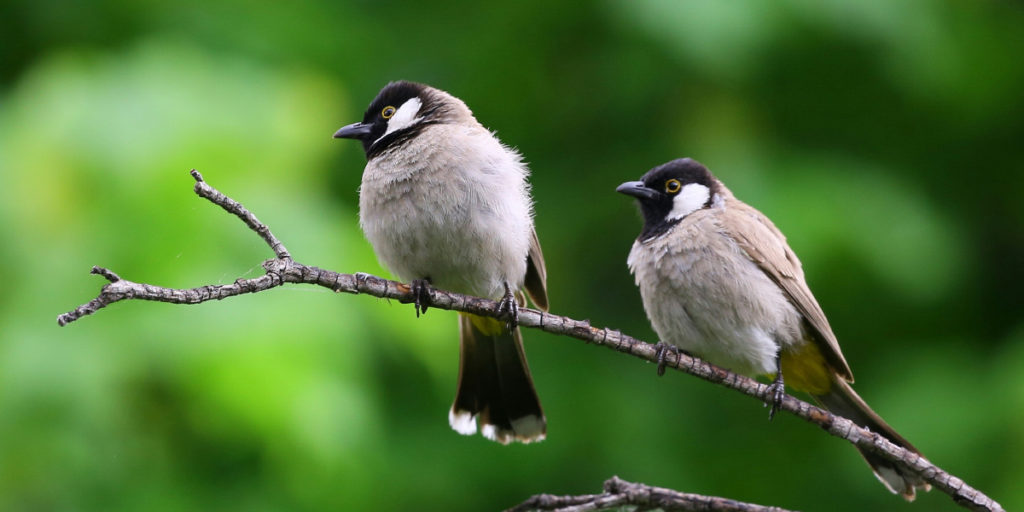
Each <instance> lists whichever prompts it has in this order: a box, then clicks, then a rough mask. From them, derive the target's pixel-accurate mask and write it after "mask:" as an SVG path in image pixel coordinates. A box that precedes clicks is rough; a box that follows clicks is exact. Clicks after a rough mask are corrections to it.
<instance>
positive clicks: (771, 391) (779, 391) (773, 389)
mask: <svg viewBox="0 0 1024 512" xmlns="http://www.w3.org/2000/svg"><path fill="white" fill-rule="evenodd" d="M785 397H786V385H785V384H783V381H782V372H781V371H780V372H779V373H777V374H775V379H774V380H772V383H771V384H769V385H768V401H766V402H765V403H764V406H765V407H768V406H771V409H770V410H769V411H768V421H772V420H773V419H775V413H776V412H777V411H778V410H779V407H780V406H782V400H783V399H784V398H785Z"/></svg>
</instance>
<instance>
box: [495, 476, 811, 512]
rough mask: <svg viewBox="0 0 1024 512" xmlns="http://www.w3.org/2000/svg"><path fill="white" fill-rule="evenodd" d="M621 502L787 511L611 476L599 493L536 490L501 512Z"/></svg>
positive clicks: (702, 511) (579, 511)
mask: <svg viewBox="0 0 1024 512" xmlns="http://www.w3.org/2000/svg"><path fill="white" fill-rule="evenodd" d="M625 506H636V507H638V508H639V509H640V510H650V509H659V510H665V511H667V512H674V511H699V512H791V511H790V510H788V509H784V508H779V507H766V506H764V505H757V504H754V503H744V502H742V501H736V500H730V499H728V498H719V497H717V496H702V495H700V494H689V493H683V492H679V491H673V490H672V489H665V488H663V487H652V486H649V485H644V484H636V483H633V482H627V481H625V480H622V479H621V478H619V477H617V476H613V477H611V478H609V479H608V480H606V481H605V482H604V492H603V493H602V494H584V495H582V496H555V495H552V494H538V495H536V496H532V497H530V499H528V500H526V501H524V502H522V503H520V504H519V505H516V506H515V507H512V508H510V509H508V510H506V511H505V512H527V511H531V510H550V511H554V512H585V511H586V512H589V511H596V510H618V509H620V508H622V507H625Z"/></svg>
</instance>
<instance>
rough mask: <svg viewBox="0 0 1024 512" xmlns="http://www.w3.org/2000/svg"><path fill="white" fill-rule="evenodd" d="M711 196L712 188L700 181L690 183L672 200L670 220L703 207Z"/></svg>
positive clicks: (668, 217) (669, 213)
mask: <svg viewBox="0 0 1024 512" xmlns="http://www.w3.org/2000/svg"><path fill="white" fill-rule="evenodd" d="M710 197H711V190H710V189H708V187H705V186H704V185H701V184H700V183H690V184H689V185H687V186H685V187H683V189H682V190H680V191H679V194H676V197H675V199H673V200H672V211H670V212H668V215H667V216H666V218H667V219H668V220H676V219H681V218H683V217H686V216H687V215H689V214H691V213H693V212H695V211H697V210H699V209H701V208H703V207H704V204H705V203H707V202H708V198H710Z"/></svg>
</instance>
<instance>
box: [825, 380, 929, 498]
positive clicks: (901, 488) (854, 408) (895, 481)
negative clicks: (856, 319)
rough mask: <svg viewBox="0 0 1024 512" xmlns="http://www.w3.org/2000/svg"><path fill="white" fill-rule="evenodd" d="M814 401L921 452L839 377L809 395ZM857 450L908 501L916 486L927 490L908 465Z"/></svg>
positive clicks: (889, 438) (927, 486)
mask: <svg viewBox="0 0 1024 512" xmlns="http://www.w3.org/2000/svg"><path fill="white" fill-rule="evenodd" d="M812 396H814V399H815V401H816V402H818V403H819V404H820V405H821V406H822V407H824V408H826V409H828V410H829V411H832V412H833V413H835V414H838V415H840V416H843V417H845V418H848V419H850V420H851V421H853V422H854V423H856V424H857V425H859V426H861V427H864V428H866V429H868V430H870V431H872V432H875V433H878V434H881V435H882V436H884V437H885V438H886V439H888V440H889V441H892V442H893V443H894V444H896V445H899V446H902V447H903V448H906V449H907V450H910V451H912V452H914V453H916V454H918V455H920V454H921V452H919V451H917V448H914V445H912V444H910V442H908V441H907V440H906V439H903V437H902V436H900V435H899V434H897V433H896V431H895V430H894V429H893V428H892V427H890V426H889V424H888V423H886V422H885V420H883V419H882V418H881V417H880V416H879V415H878V414H876V413H875V411H872V410H871V408H870V407H868V404H867V403H865V402H864V400H863V399H862V398H861V397H860V396H859V395H857V393H856V392H854V390H853V388H851V387H850V384H849V383H847V382H846V381H845V380H843V379H842V378H841V377H838V376H833V378H832V386H831V387H830V388H829V391H828V392H826V393H825V394H823V395H812ZM858 450H859V451H860V454H861V455H862V456H863V457H864V460H866V461H867V463H868V465H870V466H871V469H872V470H873V471H874V472H875V476H876V477H878V480H879V481H881V482H882V484H883V485H885V486H886V487H888V488H889V490H890V491H892V492H893V493H897V494H900V495H901V496H903V498H905V499H906V500H907V501H913V499H914V495H915V492H916V490H917V489H920V490H922V491H928V490H930V489H931V486H930V485H928V483H927V482H925V481H924V480H923V479H922V478H921V477H920V476H919V475H915V474H914V473H911V472H910V471H908V470H907V469H905V468H903V467H900V466H897V465H895V464H893V463H892V462H890V461H887V460H885V459H884V458H882V457H880V456H878V455H875V454H873V453H870V452H867V451H864V450H861V449H860V448H858Z"/></svg>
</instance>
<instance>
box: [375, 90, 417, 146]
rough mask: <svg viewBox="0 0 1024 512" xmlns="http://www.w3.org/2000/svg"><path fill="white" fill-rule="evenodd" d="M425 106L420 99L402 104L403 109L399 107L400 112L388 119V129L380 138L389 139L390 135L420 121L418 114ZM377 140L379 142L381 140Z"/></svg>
mask: <svg viewBox="0 0 1024 512" xmlns="http://www.w3.org/2000/svg"><path fill="white" fill-rule="evenodd" d="M421 106H423V102H421V101H420V99H419V98H410V99H408V100H406V101H405V103H402V106H401V107H398V111H397V112H395V115H393V116H391V119H388V129H387V131H386V132H384V135H381V136H380V139H383V138H384V137H387V136H388V134H389V133H391V132H394V131H397V130H401V129H402V128H406V127H408V126H410V125H412V124H413V123H415V122H416V121H418V120H419V118H418V117H416V114H419V113H420V107H421ZM380 139H377V140H380Z"/></svg>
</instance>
